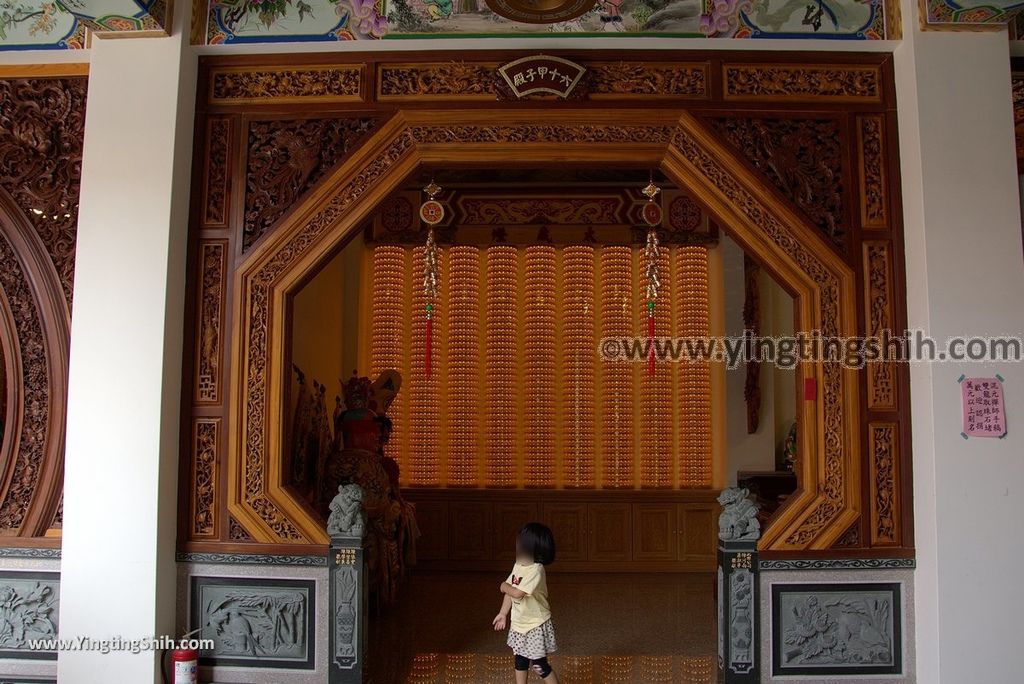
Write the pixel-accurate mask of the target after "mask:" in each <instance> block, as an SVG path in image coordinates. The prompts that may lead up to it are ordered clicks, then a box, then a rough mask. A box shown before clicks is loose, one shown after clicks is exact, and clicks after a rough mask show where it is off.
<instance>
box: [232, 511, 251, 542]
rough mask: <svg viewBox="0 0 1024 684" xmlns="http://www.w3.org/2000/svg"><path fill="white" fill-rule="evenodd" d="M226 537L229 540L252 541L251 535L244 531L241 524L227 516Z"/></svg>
mask: <svg viewBox="0 0 1024 684" xmlns="http://www.w3.org/2000/svg"><path fill="white" fill-rule="evenodd" d="M228 539H229V540H230V541H252V535H251V534H249V533H248V532H246V531H245V528H244V527H242V524H241V523H239V522H238V521H237V520H235V519H234V517H232V516H230V515H229V516H228Z"/></svg>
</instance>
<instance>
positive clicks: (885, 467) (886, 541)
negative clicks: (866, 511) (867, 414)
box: [868, 423, 900, 545]
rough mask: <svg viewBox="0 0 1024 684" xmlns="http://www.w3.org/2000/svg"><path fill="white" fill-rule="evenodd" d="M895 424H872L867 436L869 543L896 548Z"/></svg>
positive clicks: (897, 539)
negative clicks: (869, 481)
mask: <svg viewBox="0 0 1024 684" xmlns="http://www.w3.org/2000/svg"><path fill="white" fill-rule="evenodd" d="M896 438H897V436H896V424H895V423H872V424H871V428H870V432H869V435H868V453H869V454H870V457H871V490H872V496H871V518H872V521H871V524H872V529H871V543H872V545H893V544H899V541H900V537H899V532H898V529H897V526H896V525H897V523H896V521H897V514H896V468H897V466H896V463H897V462H896Z"/></svg>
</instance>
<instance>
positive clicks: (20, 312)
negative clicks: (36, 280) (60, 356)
mask: <svg viewBox="0 0 1024 684" xmlns="http://www.w3.org/2000/svg"><path fill="white" fill-rule="evenodd" d="M0 291H2V293H3V295H4V296H5V297H6V299H7V302H8V303H9V305H10V316H11V318H12V319H13V321H14V328H15V332H16V333H17V338H18V344H19V346H20V350H19V352H20V356H21V374H22V377H21V385H22V404H23V406H24V412H23V415H22V420H21V433H20V434H19V435H18V450H17V454H15V455H14V459H15V460H14V468H13V475H12V477H11V482H10V485H9V486H8V488H7V492H6V493H5V494H4V497H3V501H2V502H0V529H4V530H17V529H18V528H20V527H21V524H22V523H23V522H24V521H25V514H26V512H27V511H28V508H29V505H30V504H31V502H32V496H33V495H34V494H35V491H36V485H37V483H38V481H39V475H40V471H41V470H42V467H43V462H44V460H45V458H46V443H47V441H48V429H49V418H50V409H51V402H52V401H53V400H54V397H52V396H51V395H50V389H49V376H50V368H49V363H50V362H49V358H48V357H47V354H46V345H45V342H44V338H43V327H42V323H41V321H40V318H39V309H38V307H37V304H36V301H35V298H34V297H33V294H32V289H31V287H30V286H29V283H28V280H27V277H26V273H25V271H24V270H23V268H22V265H21V262H20V261H19V260H18V257H17V255H16V254H15V252H14V247H13V246H12V245H11V243H10V242H8V241H7V239H6V238H5V237H4V236H3V235H2V234H0Z"/></svg>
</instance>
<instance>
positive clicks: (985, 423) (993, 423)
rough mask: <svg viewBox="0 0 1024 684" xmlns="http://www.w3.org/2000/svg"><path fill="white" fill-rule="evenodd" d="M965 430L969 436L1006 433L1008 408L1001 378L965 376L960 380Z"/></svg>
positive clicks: (964, 434)
mask: <svg viewBox="0 0 1024 684" xmlns="http://www.w3.org/2000/svg"><path fill="white" fill-rule="evenodd" d="M960 398H961V401H962V403H963V432H962V433H961V434H962V435H963V437H964V438H965V439H966V438H967V437H1002V436H1003V435H1005V434H1006V409H1005V407H1004V405H1003V383H1002V381H1001V379H1000V378H964V379H963V380H962V381H961V382H960Z"/></svg>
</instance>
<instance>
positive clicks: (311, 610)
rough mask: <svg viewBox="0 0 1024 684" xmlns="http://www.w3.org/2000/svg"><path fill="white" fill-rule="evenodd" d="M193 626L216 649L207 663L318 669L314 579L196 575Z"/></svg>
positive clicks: (204, 655) (208, 655) (206, 656)
mask: <svg viewBox="0 0 1024 684" xmlns="http://www.w3.org/2000/svg"><path fill="white" fill-rule="evenodd" d="M191 585H192V586H191V592H192V614H191V616H190V627H189V628H190V629H197V628H200V627H201V628H202V630H203V631H202V633H201V634H200V635H199V638H203V639H212V640H213V642H214V647H213V649H212V650H210V651H204V652H202V653H200V662H201V663H202V664H205V665H237V666H245V667H271V668H287V669H303V670H306V669H313V667H314V651H315V644H314V640H315V631H314V625H313V620H314V614H315V611H316V586H315V582H314V581H312V580H289V579H263V578H254V579H248V578H242V577H198V576H195V577H192V578H191Z"/></svg>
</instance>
